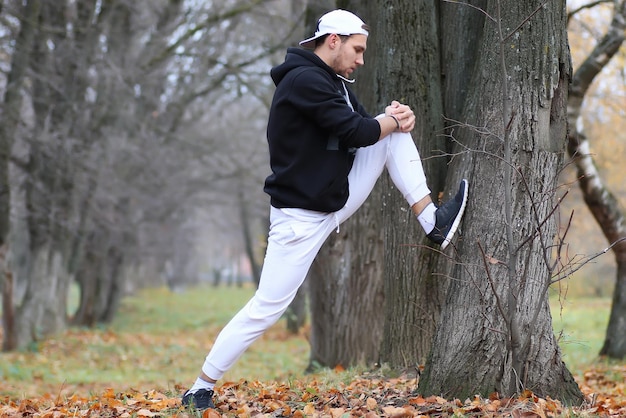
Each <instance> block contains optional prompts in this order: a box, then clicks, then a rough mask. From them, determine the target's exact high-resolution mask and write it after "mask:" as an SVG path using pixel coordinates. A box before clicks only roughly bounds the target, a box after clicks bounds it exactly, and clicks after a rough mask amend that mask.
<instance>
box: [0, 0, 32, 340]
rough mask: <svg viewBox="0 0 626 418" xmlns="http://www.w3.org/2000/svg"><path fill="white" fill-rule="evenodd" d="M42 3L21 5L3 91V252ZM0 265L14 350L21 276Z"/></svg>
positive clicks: (0, 205)
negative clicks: (25, 86)
mask: <svg viewBox="0 0 626 418" xmlns="http://www.w3.org/2000/svg"><path fill="white" fill-rule="evenodd" d="M40 8H41V3H40V2H39V1H38V0H33V1H27V2H26V3H25V4H24V8H23V19H22V20H21V22H20V24H21V26H20V29H19V33H18V36H17V38H16V41H15V51H14V53H13V55H12V57H11V70H10V71H9V74H8V76H7V85H6V91H5V94H4V103H3V112H2V120H1V121H0V248H1V251H2V252H3V254H7V255H8V253H9V251H12V250H11V249H10V245H11V243H10V242H9V241H10V237H9V231H10V229H11V206H12V202H11V200H12V196H11V185H10V181H9V179H10V177H11V175H10V171H11V170H10V167H9V165H10V163H9V161H10V157H11V154H12V152H13V143H14V138H15V137H16V134H17V133H18V126H19V122H20V117H21V110H22V109H21V108H22V94H23V92H22V87H23V85H22V83H23V81H24V78H25V76H26V71H27V69H28V66H29V60H30V56H31V52H32V49H33V39H34V38H35V34H36V32H37V27H36V22H37V21H38V18H39V12H40ZM2 261H3V265H2V269H0V273H1V277H0V278H1V280H2V304H3V308H2V310H3V312H4V314H3V316H2V325H3V330H4V333H3V335H4V339H3V343H2V348H3V350H5V351H8V350H14V349H16V348H18V346H19V345H20V344H21V343H22V341H21V338H20V337H19V336H18V333H19V332H20V329H19V325H18V319H17V315H18V312H17V311H18V306H19V303H20V302H19V296H18V295H17V294H16V292H17V291H18V288H19V287H20V284H19V283H18V281H19V280H23V278H22V277H16V275H15V274H13V271H12V270H13V267H12V266H11V265H10V264H7V262H8V261H9V257H8V256H7V257H2Z"/></svg>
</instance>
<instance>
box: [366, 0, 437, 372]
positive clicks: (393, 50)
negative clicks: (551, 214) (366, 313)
mask: <svg viewBox="0 0 626 418" xmlns="http://www.w3.org/2000/svg"><path fill="white" fill-rule="evenodd" d="M378 7H379V14H378V15H377V19H376V20H375V21H376V28H375V31H374V33H373V35H372V41H371V42H374V43H376V49H377V51H378V56H381V57H387V59H380V60H378V61H376V62H375V63H374V64H373V65H376V67H377V74H378V82H377V84H378V85H379V86H380V91H379V96H380V101H381V106H382V105H385V104H388V103H390V102H391V101H392V100H401V101H403V102H405V103H407V104H409V105H410V106H411V108H412V109H413V111H414V112H415V116H416V123H415V126H416V128H415V130H414V131H413V137H414V140H415V142H416V145H417V147H418V149H419V151H420V156H421V158H422V164H423V166H424V171H425V173H426V177H427V179H428V184H429V187H430V189H431V191H432V198H433V201H435V202H436V201H437V196H439V193H440V192H441V191H442V190H443V184H444V179H445V168H446V157H445V155H443V156H442V155H441V154H442V152H443V150H445V141H444V139H443V136H442V135H441V133H442V132H443V126H444V125H443V118H442V114H443V102H442V91H441V67H440V58H439V57H440V51H439V34H438V30H439V28H438V25H437V20H438V19H437V15H438V10H437V2H436V1H419V2H415V1H409V0H405V1H402V2H398V4H397V5H396V7H393V8H388V7H386V6H385V2H380V3H379V6H378ZM407 33H409V34H410V36H407ZM397 51H402V53H397ZM408 69H411V70H410V71H408ZM433 156H438V157H439V158H432V157H433ZM384 189H385V190H387V193H385V194H384V198H383V199H384V204H383V208H384V210H383V213H384V217H383V219H384V221H383V229H384V233H385V244H384V247H385V296H386V312H385V332H384V338H383V341H382V347H381V360H382V361H383V362H385V363H388V364H389V365H390V366H392V367H393V368H396V369H403V368H406V367H414V366H416V365H418V364H423V363H424V361H425V360H426V356H427V355H428V352H429V350H430V346H431V343H432V338H433V335H434V333H435V329H436V326H437V323H438V318H439V312H440V309H441V305H442V304H443V302H444V296H445V289H446V287H447V285H448V282H447V281H446V280H443V279H442V278H441V277H437V276H436V275H434V274H433V273H434V271H435V270H434V267H435V263H436V261H437V254H438V252H437V251H435V250H433V248H432V247H430V246H427V245H425V244H426V240H425V234H424V231H423V229H422V228H421V227H420V224H419V222H418V221H417V219H416V217H415V215H414V214H413V212H412V211H411V210H410V209H409V207H408V205H407V202H406V200H405V199H404V197H403V196H402V195H401V194H400V193H398V192H397V190H396V189H395V188H394V185H393V183H392V182H391V180H390V178H389V176H385V183H384ZM420 244H424V245H420Z"/></svg>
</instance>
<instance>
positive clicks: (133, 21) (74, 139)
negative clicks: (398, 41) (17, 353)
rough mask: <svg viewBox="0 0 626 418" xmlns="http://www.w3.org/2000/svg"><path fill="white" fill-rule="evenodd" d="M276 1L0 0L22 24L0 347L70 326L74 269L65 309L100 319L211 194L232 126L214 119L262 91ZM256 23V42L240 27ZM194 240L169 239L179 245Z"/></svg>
mask: <svg viewBox="0 0 626 418" xmlns="http://www.w3.org/2000/svg"><path fill="white" fill-rule="evenodd" d="M279 11H280V5H279V4H277V3H276V2H272V1H269V0H255V1H244V0H241V1H229V2H219V4H217V3H216V4H213V3H211V4H201V3H194V2H183V1H180V0H159V1H143V2H130V1H126V0H118V1H112V2H104V3H103V2H100V1H96V0H93V1H91V0H89V1H85V2H74V1H67V2H56V3H53V2H41V3H40V2H38V1H28V2H10V3H8V4H7V5H6V7H3V8H2V13H3V15H4V16H5V17H7V18H6V19H4V20H3V23H4V24H5V26H7V25H9V24H11V23H12V22H19V24H17V25H15V27H9V26H7V27H6V29H7V30H11V31H13V33H15V39H16V40H17V45H19V48H17V49H16V48H12V47H11V43H10V42H7V43H5V44H4V45H3V46H4V50H5V51H7V53H8V55H7V56H9V57H10V58H11V63H10V65H11V71H10V73H9V77H8V80H7V81H8V83H7V89H6V92H5V96H4V104H5V107H4V108H5V112H4V113H3V115H2V117H3V119H4V120H3V122H6V123H3V132H2V137H3V142H2V149H3V150H5V151H6V152H4V154H3V156H4V160H3V161H4V165H2V167H0V169H2V173H4V177H0V178H5V180H6V181H4V185H3V190H5V192H4V193H3V194H2V198H1V199H0V204H1V205H4V206H5V209H6V211H4V212H3V213H2V216H4V218H3V222H5V225H6V228H3V230H2V231H0V232H1V233H2V237H3V238H2V240H3V243H4V244H5V248H8V253H7V254H8V256H7V259H8V264H5V267H4V271H5V274H4V276H3V277H6V279H3V295H4V297H3V311H4V312H5V314H4V315H3V322H4V329H5V332H4V335H5V349H12V348H15V347H19V346H24V345H25V344H28V343H29V342H30V341H33V340H36V339H38V338H40V337H41V336H42V335H45V334H47V333H49V332H54V331H55V330H57V329H59V328H60V327H63V326H64V325H65V316H66V309H67V308H66V302H67V289H68V286H69V284H70V282H71V281H72V280H76V282H77V283H78V285H79V288H80V291H81V300H80V302H81V303H80V306H79V309H78V311H77V313H76V315H75V317H74V321H75V322H76V323H80V324H93V323H95V322H98V321H106V320H110V319H111V318H112V316H113V315H114V313H115V310H116V306H117V303H118V302H119V299H120V297H121V295H122V294H123V292H124V287H125V286H124V285H122V283H123V282H124V280H123V279H124V277H125V274H126V272H128V271H130V270H133V271H135V272H136V271H141V270H142V269H141V268H139V267H140V266H141V265H143V264H146V265H147V264H154V265H156V266H157V267H156V268H157V269H159V268H161V267H162V266H163V263H164V262H165V261H166V260H167V259H168V257H167V256H166V257H162V255H163V254H168V252H169V253H173V252H174V250H173V249H172V247H171V242H170V237H172V236H179V237H185V236H186V235H185V234H184V233H179V232H178V231H189V224H190V219H189V215H190V214H194V215H195V213H197V212H195V211H194V208H195V207H197V205H199V204H201V203H206V201H207V200H206V196H207V192H206V191H207V190H209V191H211V190H212V189H213V188H214V186H215V184H217V182H218V181H220V180H224V179H227V178H235V177H236V175H237V166H235V165H233V164H230V163H229V161H228V159H224V158H220V157H219V156H218V155H219V154H220V153H217V152H213V151H214V150H217V149H219V148H220V147H222V148H223V147H224V143H226V142H227V141H226V139H228V138H229V137H232V136H233V134H232V130H233V125H232V124H231V126H230V127H229V128H230V135H229V136H227V137H224V138H226V139H224V140H221V141H220V137H218V134H219V133H218V132H217V131H216V130H215V128H214V127H215V126H216V125H218V124H216V120H219V118H220V112H223V109H224V107H227V109H230V110H232V109H234V108H235V107H236V106H233V103H239V104H240V106H241V107H245V103H246V100H245V99H243V98H242V94H241V93H242V92H246V93H247V94H248V95H250V96H254V97H255V98H256V99H255V100H257V101H259V102H263V100H264V99H263V98H264V97H265V96H266V95H267V91H268V89H269V83H268V82H263V81H262V80H263V77H261V75H260V74H261V73H262V74H263V75H265V71H260V70H259V68H260V67H267V66H268V61H269V60H270V59H271V57H272V55H273V54H274V52H275V50H276V45H280V44H281V41H282V38H284V36H285V35H284V33H281V32H277V31H275V30H273V28H274V27H275V26H278V25H274V24H272V22H274V21H275V20H283V19H285V18H283V17H282V15H281V14H280V13H279ZM252 22H255V23H256V24H258V27H259V28H261V29H260V32H263V33H266V34H267V35H268V36H267V37H266V38H265V40H266V42H265V43H263V42H261V38H259V37H258V36H257V35H258V33H257V34H255V33H251V32H250V31H248V30H243V28H245V27H248V26H249V25H250V24H251V23H252ZM285 27H286V28H289V26H285ZM248 102H250V100H248ZM207 104H209V105H207ZM6 109H10V110H9V111H7V110H6ZM207 109H210V113H209V115H210V116H207ZM244 113H245V112H244ZM222 115H223V113H222ZM222 119H223V120H224V118H222ZM234 126H235V127H237V128H238V127H239V126H238V125H234ZM245 126H250V125H247V124H244V125H243V126H242V128H244V127H245ZM207 127H210V128H207ZM255 129H256V128H255ZM207 133H208V135H207ZM13 138H15V140H13ZM246 138H249V136H246ZM11 153H13V154H12V155H13V157H12V159H11V160H10V159H9V157H10V156H11ZM222 155H227V153H224V154H222ZM233 159H234V158H233ZM9 161H12V163H13V164H12V165H9ZM9 167H11V170H10V171H9ZM5 169H6V170H5ZM9 172H12V173H13V174H12V175H11V177H9ZM10 178H11V179H12V182H10V181H9V179H10ZM2 199H5V200H2ZM9 209H12V212H11V210H9ZM9 213H13V215H12V216H11V217H9ZM165 231H170V232H171V234H172V235H169V236H164V235H163V232H165ZM196 241H197V240H196V239H195V238H190V239H180V240H177V241H176V243H177V244H178V248H176V251H180V252H181V253H184V252H185V251H187V252H192V251H191V250H193V246H194V245H196V244H195V243H196ZM6 244H8V247H7V246H6ZM184 246H188V247H187V248H180V247H184ZM154 260H156V261H155V262H153V261H154ZM189 262H190V263H192V261H189ZM159 264H160V265H159ZM138 266H139V267H138Z"/></svg>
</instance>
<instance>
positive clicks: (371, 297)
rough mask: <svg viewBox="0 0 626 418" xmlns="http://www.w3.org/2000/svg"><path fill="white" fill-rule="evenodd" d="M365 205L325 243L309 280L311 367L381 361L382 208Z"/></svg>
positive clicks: (344, 365) (382, 303)
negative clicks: (379, 356)
mask: <svg viewBox="0 0 626 418" xmlns="http://www.w3.org/2000/svg"><path fill="white" fill-rule="evenodd" d="M365 206H366V207H362V208H361V209H359V211H360V212H361V215H360V216H357V215H355V216H353V217H352V218H351V219H350V220H349V221H347V222H345V223H344V224H343V225H342V226H341V232H340V233H339V234H333V235H332V236H331V237H330V238H329V240H328V241H327V242H326V243H325V244H324V247H323V249H322V251H320V253H319V254H318V258H317V259H316V261H315V262H314V263H313V267H312V269H311V274H310V275H309V278H308V279H307V280H308V283H309V286H310V299H311V316H312V322H311V359H310V365H309V367H310V368H317V367H319V366H326V367H335V366H338V365H341V366H343V367H349V366H354V365H357V364H371V363H373V362H375V361H378V355H379V348H380V342H381V338H382V325H383V315H382V312H383V311H382V308H383V306H384V297H383V283H382V280H381V279H382V260H383V255H382V253H381V252H382V245H381V225H380V220H379V219H380V209H379V208H372V206H373V205H367V204H366V205H365ZM372 212H377V213H372ZM377 218H378V220H377Z"/></svg>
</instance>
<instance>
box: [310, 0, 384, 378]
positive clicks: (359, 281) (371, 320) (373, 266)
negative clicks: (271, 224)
mask: <svg viewBox="0 0 626 418" xmlns="http://www.w3.org/2000/svg"><path fill="white" fill-rule="evenodd" d="M318 3H320V2H318ZM326 3H328V2H326ZM377 5H378V3H376V2H366V1H358V0H354V1H340V2H337V4H336V7H338V8H343V9H347V10H350V11H352V12H354V13H356V14H357V15H359V16H360V17H361V18H362V19H363V20H364V21H365V22H368V21H369V17H372V18H373V17H374V16H376V13H377V11H378V10H377V8H376V7H377ZM317 6H318V8H317V9H316V12H317V13H315V17H314V19H317V18H319V16H320V15H321V14H323V13H324V12H326V11H328V10H331V9H333V8H335V7H334V6H335V5H331V4H326V6H327V7H320V5H319V4H318V5H317ZM310 15H311V16H313V13H311V14H310ZM368 56H377V52H376V45H375V44H371V43H370V42H369V41H368V51H367V53H366V58H365V59H366V61H367V59H368V58H367V57H368ZM356 77H357V82H356V83H355V85H354V86H353V87H354V88H355V91H356V93H357V95H358V97H359V99H360V101H361V103H363V105H364V106H365V107H366V108H367V109H369V110H370V112H371V113H374V112H380V111H382V109H384V106H383V107H381V105H380V103H379V100H378V95H377V89H372V88H371V86H373V85H375V83H376V81H375V80H376V78H375V77H376V67H375V66H374V65H369V66H368V65H366V66H365V67H364V68H362V69H360V70H359V72H358V74H357V75H356ZM381 207H382V189H381V188H380V182H379V185H377V186H376V187H375V189H374V191H373V192H372V194H371V195H370V197H369V198H368V199H367V201H366V202H365V203H364V204H363V206H362V207H361V208H360V209H359V210H358V211H357V212H356V213H355V214H354V215H353V216H352V217H351V218H350V219H349V220H348V221H346V222H345V223H344V224H342V225H341V228H340V233H338V234H334V233H333V234H331V236H330V237H329V239H328V240H327V242H326V243H325V244H324V246H323V247H322V249H321V250H320V252H319V254H318V256H317V258H316V260H315V262H314V263H313V266H312V268H311V272H310V274H309V277H308V278H307V282H308V286H309V292H310V301H311V304H310V305H311V339H310V343H311V358H310V365H309V368H310V369H313V368H316V367H319V366H326V367H335V366H337V365H341V366H343V367H349V366H354V365H358V364H361V365H364V364H368V365H371V364H373V363H375V362H378V360H379V356H380V344H381V341H382V335H383V324H384V315H383V312H384V283H383V260H384V248H383V245H382V242H383V241H382V240H383V231H382V210H381Z"/></svg>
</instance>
